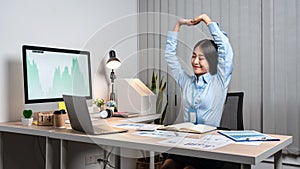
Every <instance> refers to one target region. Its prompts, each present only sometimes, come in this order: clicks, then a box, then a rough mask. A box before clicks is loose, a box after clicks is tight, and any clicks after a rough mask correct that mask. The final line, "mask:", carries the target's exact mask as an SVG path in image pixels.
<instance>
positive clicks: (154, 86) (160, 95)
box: [136, 71, 168, 169]
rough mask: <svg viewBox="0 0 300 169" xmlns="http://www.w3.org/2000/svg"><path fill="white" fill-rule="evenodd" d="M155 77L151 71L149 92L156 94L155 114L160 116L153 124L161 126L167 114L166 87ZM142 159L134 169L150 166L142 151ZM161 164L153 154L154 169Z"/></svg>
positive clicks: (148, 158)
mask: <svg viewBox="0 0 300 169" xmlns="http://www.w3.org/2000/svg"><path fill="white" fill-rule="evenodd" d="M157 79H158V77H157V75H156V74H155V72H154V71H153V74H152V80H151V91H152V92H153V93H154V94H156V96H157V99H156V113H157V114H161V118H159V119H157V120H155V121H154V123H155V124H163V123H164V119H165V116H166V113H167V105H168V102H167V101H166V100H164V92H165V89H166V86H167V83H166V82H165V81H164V78H162V79H161V80H160V81H159V84H158V82H157ZM142 153H143V158H139V159H138V160H137V163H136V169H148V168H149V166H150V157H149V156H147V152H146V151H142ZM162 163H163V158H162V155H161V154H160V153H155V156H154V167H155V169H160V167H161V165H162Z"/></svg>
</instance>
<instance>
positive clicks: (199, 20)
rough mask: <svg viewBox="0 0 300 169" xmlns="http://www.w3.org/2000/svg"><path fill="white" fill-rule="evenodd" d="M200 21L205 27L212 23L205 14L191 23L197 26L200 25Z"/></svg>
mask: <svg viewBox="0 0 300 169" xmlns="http://www.w3.org/2000/svg"><path fill="white" fill-rule="evenodd" d="M201 21H204V22H205V24H206V25H209V24H210V23H211V22H212V21H211V19H210V17H209V16H208V15H206V14H201V15H199V16H198V17H196V18H194V19H193V20H192V22H193V23H197V24H198V23H200V22H201Z"/></svg>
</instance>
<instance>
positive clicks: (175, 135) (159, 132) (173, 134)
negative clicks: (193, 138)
mask: <svg viewBox="0 0 300 169" xmlns="http://www.w3.org/2000/svg"><path fill="white" fill-rule="evenodd" d="M131 134H134V135H138V136H146V137H161V138H172V139H174V138H179V137H180V138H181V139H182V138H183V137H186V136H188V135H190V134H189V133H177V132H174V131H162V130H155V131H139V132H135V133H131Z"/></svg>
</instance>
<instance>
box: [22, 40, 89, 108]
mask: <svg viewBox="0 0 300 169" xmlns="http://www.w3.org/2000/svg"><path fill="white" fill-rule="evenodd" d="M22 53H23V73H24V94H25V105H26V104H35V103H45V102H59V101H63V94H69V95H77V96H84V97H86V98H87V99H91V98H92V87H91V67H90V53H89V52H88V51H80V50H70V49H60V48H50V47H41V46H29V45H23V46H22Z"/></svg>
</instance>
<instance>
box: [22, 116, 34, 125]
mask: <svg viewBox="0 0 300 169" xmlns="http://www.w3.org/2000/svg"><path fill="white" fill-rule="evenodd" d="M21 121H22V124H23V125H24V126H31V125H32V121H33V118H32V117H31V118H24V117H22V119H21Z"/></svg>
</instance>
